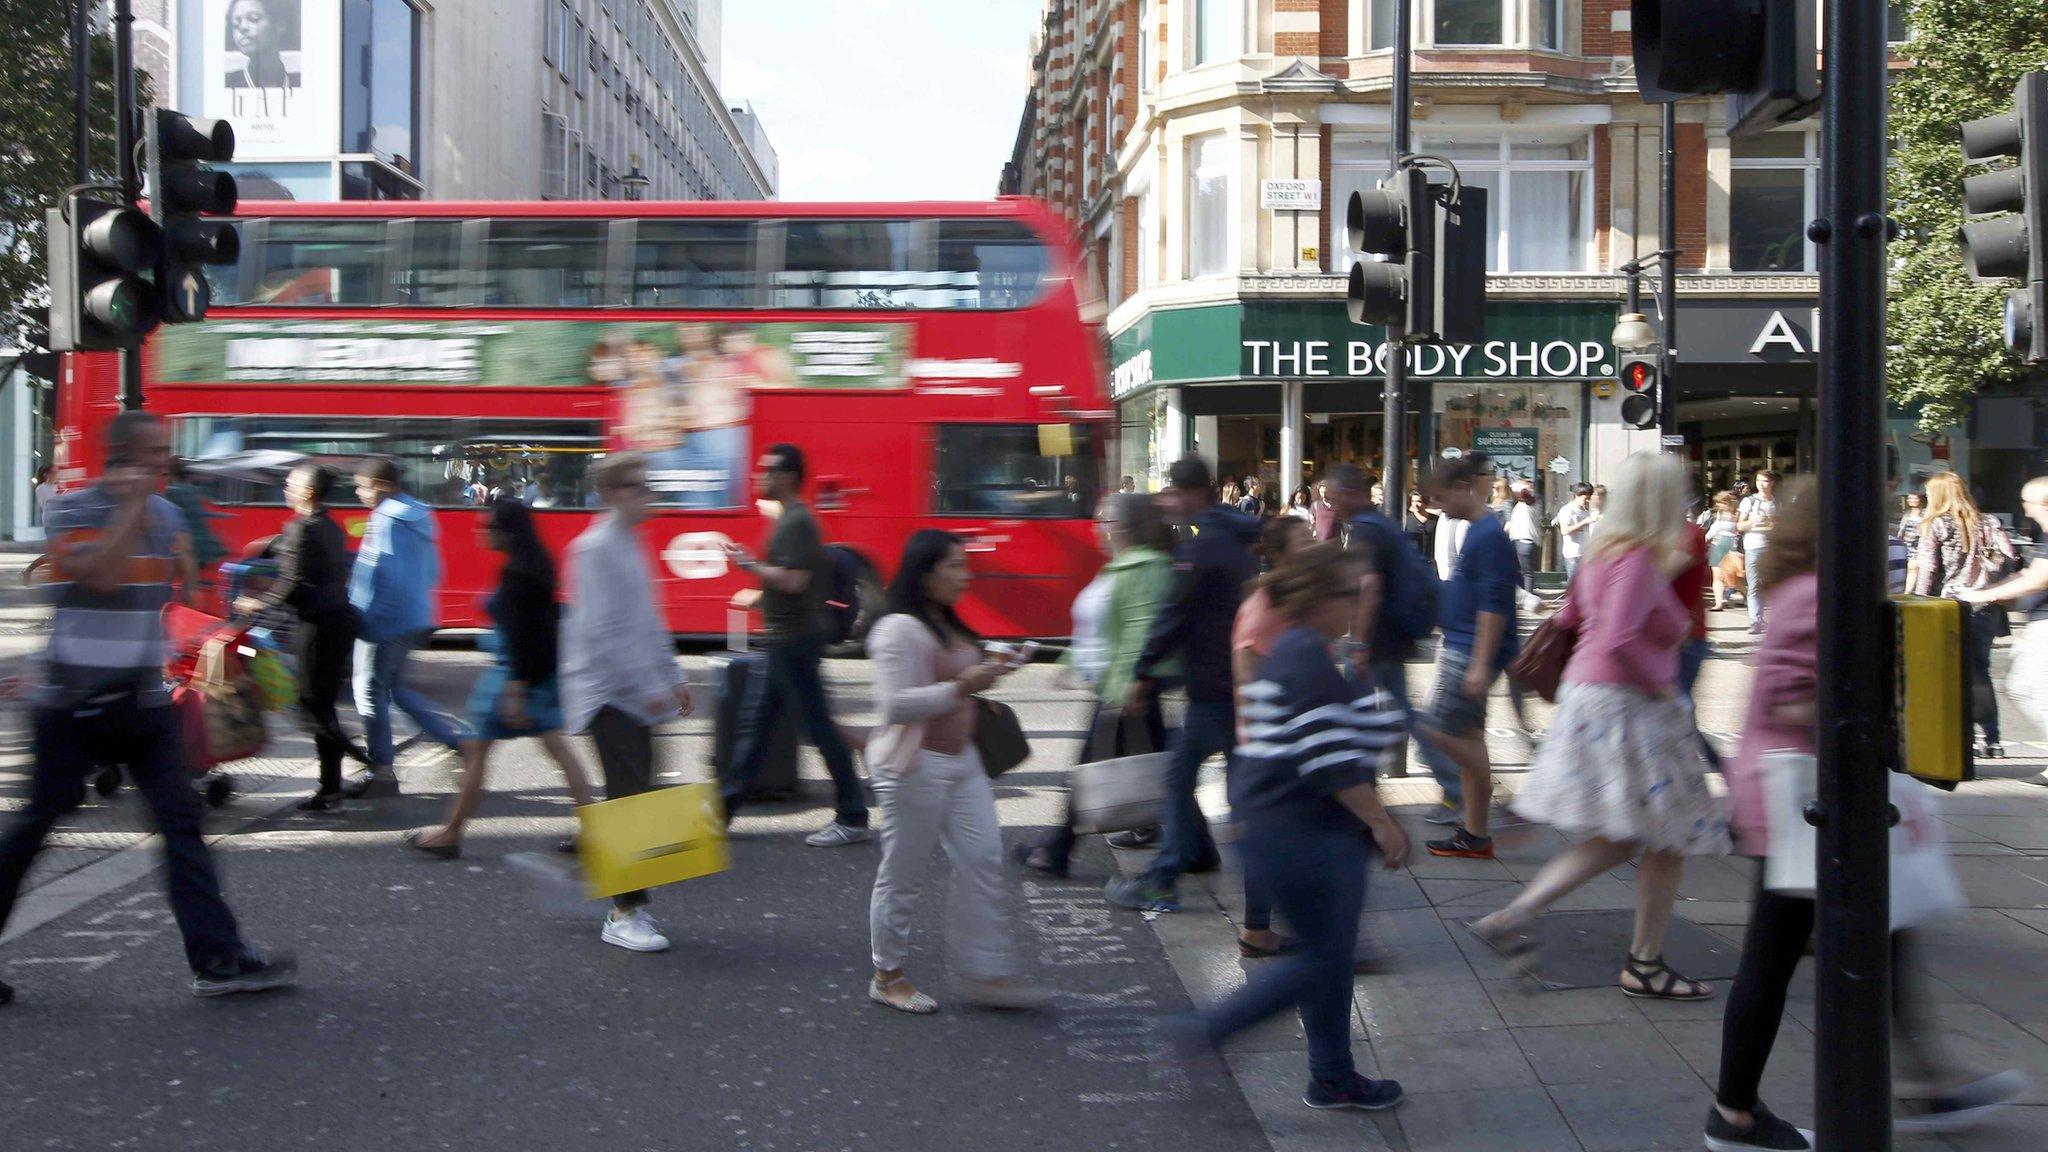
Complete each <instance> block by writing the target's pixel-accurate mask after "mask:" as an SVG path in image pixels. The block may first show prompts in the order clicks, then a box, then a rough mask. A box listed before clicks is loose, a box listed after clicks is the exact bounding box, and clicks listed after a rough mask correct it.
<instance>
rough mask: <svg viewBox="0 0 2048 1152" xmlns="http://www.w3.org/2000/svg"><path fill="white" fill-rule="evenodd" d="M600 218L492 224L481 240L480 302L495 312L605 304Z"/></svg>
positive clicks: (603, 248) (602, 230)
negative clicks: (481, 281)
mask: <svg viewBox="0 0 2048 1152" xmlns="http://www.w3.org/2000/svg"><path fill="white" fill-rule="evenodd" d="M606 232H607V225H606V222H605V221H603V220H493V221H491V222H490V230H489V231H488V232H487V233H486V234H485V237H484V255H483V299H482V300H481V301H479V303H482V304H485V305H487V306H494V307H499V308H595V307H597V306H598V305H600V304H602V303H604V281H605V234H606Z"/></svg>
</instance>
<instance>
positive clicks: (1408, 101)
mask: <svg viewBox="0 0 2048 1152" xmlns="http://www.w3.org/2000/svg"><path fill="white" fill-rule="evenodd" d="M1413 8H1414V5H1412V4H1408V3H1405V2H1404V3H1400V4H1396V5H1394V86H1393V90H1392V91H1391V92H1390V93H1389V95H1388V102H1389V105H1390V108H1389V110H1390V111H1391V112H1392V113H1393V116H1392V120H1393V134H1392V135H1391V136H1389V137H1388V152H1389V155H1388V164H1387V170H1388V171H1389V172H1399V171H1400V170H1401V161H1402V160H1403V159H1405V158H1406V157H1407V155H1408V152H1409V147H1408V144H1409V137H1408V124H1409V115H1410V113H1411V111H1412V106H1413V97H1412V95H1411V92H1410V84H1411V79H1412V61H1411V60H1410V59H1409V56H1410V52H1409V49H1410V47H1411V42H1412V40H1413V37H1414V35H1415V32H1414V27H1413V25H1414V16H1413V15H1412V12H1413ZM1410 288H1411V290H1412V288H1413V286H1412V285H1411V286H1410ZM1407 335H1408V331H1407V328H1406V326H1405V325H1403V324H1402V323H1401V322H1399V321H1396V322H1394V323H1391V324H1388V325H1387V348H1388V352H1387V378H1386V383H1385V389H1384V391H1382V392H1381V394H1380V411H1381V414H1382V422H1381V425H1380V429H1381V431H1380V461H1381V464H1382V467H1381V468H1380V485H1381V491H1382V492H1383V493H1384V494H1385V495H1386V501H1387V502H1386V504H1385V505H1384V506H1383V508H1382V509H1381V510H1382V511H1384V512H1385V513H1386V515H1387V519H1389V520H1392V521H1393V522H1394V523H1396V524H1399V523H1402V519H1401V518H1402V517H1403V516H1405V515H1407V511H1406V509H1407V507H1408V497H1407V492H1406V491H1405V489H1406V488H1407V480H1408V468H1407V462H1408V445H1407V436H1408V362H1407V355H1408V344H1407V339H1406V338H1407Z"/></svg>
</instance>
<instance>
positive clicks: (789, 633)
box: [720, 444, 870, 848]
mask: <svg viewBox="0 0 2048 1152" xmlns="http://www.w3.org/2000/svg"><path fill="white" fill-rule="evenodd" d="M755 469H756V470H755V474H754V485H755V488H756V489H757V490H758V492H759V494H760V497H761V499H762V500H763V501H764V502H767V503H769V504H772V505H774V506H775V507H776V509H777V511H776V514H775V526H774V527H773V528H771V529H770V530H769V532H768V548H767V552H768V555H767V558H766V559H765V560H757V559H755V558H754V557H753V556H752V555H751V554H749V553H748V552H747V550H746V549H744V548H741V547H739V546H738V545H736V544H735V545H727V546H726V551H727V552H728V553H729V554H730V556H731V558H732V562H733V564H734V566H735V567H737V568H739V569H740V570H741V571H743V572H746V573H749V574H750V575H752V576H754V577H755V578H756V579H758V580H759V581H760V582H761V619H762V623H763V624H764V625H765V626H766V628H767V633H768V638H767V644H766V648H767V657H768V667H767V674H766V675H765V676H761V677H757V678H755V679H754V680H753V681H752V682H751V684H752V686H751V687H750V688H749V689H748V691H747V696H746V699H745V700H744V701H743V702H742V703H741V706H740V722H739V724H738V725H737V728H736V738H735V740H734V745H733V752H732V771H731V773H730V774H729V775H728V776H727V778H726V779H725V781H724V783H723V784H722V785H721V787H720V791H721V792H722V793H723V794H724V797H723V798H724V801H725V815H726V819H727V820H730V819H732V817H733V816H734V815H735V814H736V813H738V812H739V810H740V807H741V805H743V804H745V803H746V800H747V796H748V794H749V793H751V792H752V791H753V788H754V780H755V778H756V777H758V776H759V775H760V774H761V766H762V764H764V763H765V762H766V761H767V758H768V748H769V744H770V742H771V740H772V739H773V737H774V733H775V726H776V725H777V724H779V723H781V722H782V721H783V719H784V718H785V717H787V716H788V714H789V713H790V712H791V711H794V712H795V713H796V716H797V718H798V719H800V720H801V721H802V722H803V725H804V729H805V731H806V732H807V733H808V734H809V735H810V738H811V743H812V744H815V745H817V748H818V754H819V755H820V756H823V757H824V758H825V769H826V771H828V772H830V773H831V774H832V788H833V793H834V803H833V809H834V810H833V816H832V823H830V824H827V825H826V826H825V827H823V828H821V829H819V830H818V831H816V832H813V833H811V834H810V835H809V836H806V837H805V838H804V843H806V844H809V845H811V846H812V847H814V848H837V847H841V846H844V845H847V844H858V843H860V842H861V841H863V840H866V839H867V838H868V837H869V835H870V833H869V831H868V801H867V793H866V791H865V790H864V789H863V788H862V786H861V782H860V775H859V774H858V773H856V772H855V771H854V768H853V752H852V751H851V750H850V749H848V748H847V746H846V739H845V737H843V736H841V735H840V734H839V725H837V724H836V723H834V722H833V720H832V711H831V708H830V707H829V706H828V705H827V704H826V701H825V679H824V673H823V667H822V664H823V661H824V657H825V647H826V644H827V642H828V640H829V639H830V637H831V635H832V634H833V632H834V631H835V629H836V625H835V624H834V622H833V618H832V615H831V610H830V607H829V606H828V605H827V603H826V594H827V593H828V591H830V589H831V586H832V582H833V562H832V558H831V556H830V555H829V554H828V553H827V551H826V548H825V541H824V537H823V536H822V535H821V534H820V533H819V531H818V519H817V517H815V516H813V515H811V510H810V508H809V507H808V506H807V505H805V504H804V502H803V485H804V454H803V452H802V451H800V450H799V449H798V448H797V447H796V445H794V444H777V445H774V446H773V447H770V448H769V449H768V451H766V452H764V453H762V454H761V459H760V462H759V463H758V464H756V465H755Z"/></svg>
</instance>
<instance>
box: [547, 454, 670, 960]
mask: <svg viewBox="0 0 2048 1152" xmlns="http://www.w3.org/2000/svg"><path fill="white" fill-rule="evenodd" d="M596 488H597V493H598V496H599V497H600V498H601V499H603V501H604V504H605V507H607V508H609V509H610V510H611V513H610V515H607V516H605V517H603V518H601V519H599V520H598V521H597V522H596V523H595V524H592V525H591V526H590V528H589V529H587V530H586V531H585V532H584V533H583V534H582V535H581V536H578V537H577V538H576V540H575V542H573V543H571V544H570V545H569V604H568V607H567V609H566V610H565V611H564V612H563V614H562V673H561V686H562V720H563V726H564V727H565V728H566V729H567V730H568V731H570V732H587V733H589V735H590V738H591V741H592V742H593V743H595V744H596V745H597V760H598V763H599V765H601V766H602V767H603V769H604V790H605V795H606V796H607V797H609V798H611V799H614V800H616V799H618V798H619V797H621V796H633V795H637V794H639V793H642V792H646V791H648V790H650V789H651V788H653V786H654V726H655V725H656V724H659V723H661V722H662V721H663V720H666V719H668V718H669V717H671V716H675V715H677V714H678V713H680V714H683V715H688V714H689V712H690V707H691V700H690V684H689V680H688V678H687V677H686V676H685V675H684V673H683V668H682V664H681V663H680V662H678V661H677V660H676V654H675V640H674V638H673V637H672V636H671V635H670V633H669V630H668V621H667V620H666V619H665V618H664V617H663V616H662V612H661V607H660V606H659V605H658V604H657V603H656V602H655V598H654V575H653V573H652V572H651V571H650V570H649V568H648V562H647V552H646V549H645V548H644V547H643V546H642V545H641V543H640V537H639V534H638V532H637V531H636V529H638V528H639V526H640V525H641V524H643V523H645V522H646V520H647V516H648V513H649V510H650V509H651V508H652V507H653V504H654V492H653V490H652V489H650V488H649V487H648V486H647V462H646V459H645V458H644V457H642V456H641V455H640V453H638V452H619V453H615V454H613V455H611V456H609V457H607V458H605V460H604V461H603V463H601V464H600V465H599V466H598V469H597V478H596ZM603 938H604V942H605V943H607V944H611V945H614V946H616V947H619V948H624V949H626V950H627V951H629V952H659V951H661V950H663V949H665V948H667V947H668V938H667V937H665V936H663V935H662V934H661V932H660V931H659V930H658V929H656V928H655V926H654V922H653V920H651V919H649V918H648V915H647V893H645V892H622V893H620V894H619V895H617V896H614V897H612V911H611V915H609V916H608V917H606V918H605V922H604V933H603Z"/></svg>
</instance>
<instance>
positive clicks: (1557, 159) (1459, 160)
mask: <svg viewBox="0 0 2048 1152" xmlns="http://www.w3.org/2000/svg"><path fill="white" fill-rule="evenodd" d="M1414 149H1415V151H1417V152H1427V153H1431V154H1433V155H1437V156H1442V157H1444V158H1445V159H1447V160H1449V161H1451V162H1452V163H1453V164H1456V165H1457V166H1458V175H1459V178H1460V181H1461V182H1462V184H1463V185H1464V186H1465V187H1467V188H1483V189H1485V190H1486V196H1487V199H1486V219H1487V228H1488V231H1489V232H1490V233H1491V237H1490V241H1489V243H1488V245H1487V252H1486V269H1487V271H1489V272H1583V271H1585V270H1586V268H1587V267H1588V249H1589V247H1590V241H1591V237H1592V229H1593V195H1592V189H1593V148H1592V138H1591V137H1590V136H1589V135H1588V134H1587V133H1586V131H1585V130H1584V129H1578V128H1574V129H1565V130H1560V131H1557V132H1513V133H1506V134H1502V133H1498V132H1495V133H1489V134H1486V135H1477V134H1464V133H1460V134H1455V135H1454V134H1450V133H1441V134H1429V133H1418V134H1417V138H1416V140H1415V143H1414ZM1386 173H1387V138H1386V137H1385V136H1375V135H1355V136H1354V135H1347V136H1340V137H1338V138H1337V139H1336V141H1335V143H1334V148H1333V152H1332V156H1331V169H1330V184H1331V193H1332V195H1331V200H1330V208H1329V211H1330V229H1331V232H1330V235H1331V244H1332V247H1334V248H1336V249H1338V251H1339V254H1340V256H1341V260H1340V262H1339V263H1338V264H1336V265H1334V267H1335V268H1337V269H1340V270H1341V269H1345V268H1348V267H1349V265H1350V262H1351V260H1353V259H1354V258H1356V254H1354V253H1352V252H1350V251H1347V250H1346V248H1347V245H1346V243H1345V236H1344V212H1345V208H1346V205H1347V204H1349V202H1350V199H1351V193H1353V192H1356V191H1360V190H1363V189H1367V188H1372V187H1374V186H1375V185H1376V183H1377V182H1378V181H1379V180H1380V179H1381V178H1382V177H1384V176H1385V175H1386ZM1430 179H1431V180H1437V181H1444V180H1447V179H1448V174H1447V173H1442V172H1439V171H1431V173H1430Z"/></svg>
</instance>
